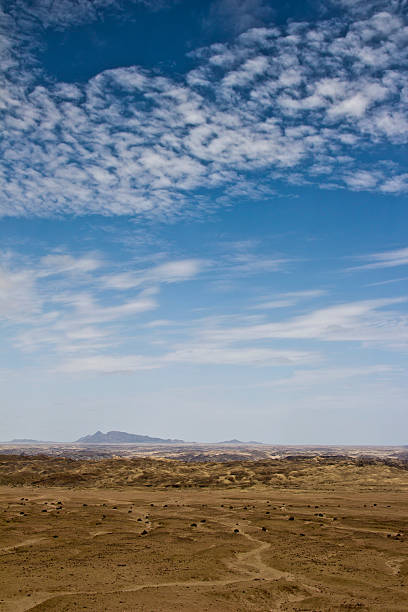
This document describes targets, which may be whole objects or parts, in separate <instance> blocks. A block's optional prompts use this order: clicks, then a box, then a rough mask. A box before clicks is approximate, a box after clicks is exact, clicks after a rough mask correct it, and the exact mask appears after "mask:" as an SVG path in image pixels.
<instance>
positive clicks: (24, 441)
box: [10, 438, 42, 444]
mask: <svg viewBox="0 0 408 612" xmlns="http://www.w3.org/2000/svg"><path fill="white" fill-rule="evenodd" d="M41 443H42V440H31V438H14V439H13V440H10V444H41Z"/></svg>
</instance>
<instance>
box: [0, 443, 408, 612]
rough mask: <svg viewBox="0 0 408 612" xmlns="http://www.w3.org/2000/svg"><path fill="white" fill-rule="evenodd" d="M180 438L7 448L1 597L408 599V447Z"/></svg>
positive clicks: (111, 604)
mask: <svg viewBox="0 0 408 612" xmlns="http://www.w3.org/2000/svg"><path fill="white" fill-rule="evenodd" d="M6 450H8V451H10V449H6ZM237 452H238V454H239V453H241V452H242V453H243V455H242V456H241V457H240V456H238V457H237ZM81 453H82V455H81ZM92 453H94V454H95V457H94V458H89V457H90V455H92ZM166 453H167V451H166V450H165V449H162V450H161V451H160V449H159V451H158V453H156V454H155V455H154V456H144V457H143V456H141V455H142V454H143V453H142V452H140V449H139V451H138V452H135V453H134V454H133V455H132V453H131V452H130V450H129V449H127V450H126V453H125V456H120V455H118V454H114V453H111V456H106V455H107V453H105V452H104V453H103V454H102V456H99V455H98V452H97V451H96V450H92V449H91V450H89V449H88V450H86V451H85V450H84V451H83V452H82V451H78V452H77V454H76V455H75V456H74V457H73V456H61V455H60V454H59V453H55V452H53V451H50V452H49V453H48V454H47V453H45V452H43V453H38V454H32V453H31V454H29V453H27V451H21V452H19V453H16V452H15V453H10V452H4V453H3V454H0V610H1V611H4V612H23V611H27V610H38V611H40V610H43V611H46V610H47V611H54V612H62V611H76V610H88V611H95V612H103V611H117V610H118V611H145V612H158V611H170V610H172V611H174V610H186V611H187V610H188V611H194V612H195V611H197V612H198V611H200V612H201V611H205V610H214V611H224V610H225V611H239V612H241V611H242V612H244V611H248V610H249V611H250V610H253V611H262V612H263V611H265V612H266V611H275V610H276V611H278V610H282V611H301V610H307V611H320V610H322V611H326V610H370V611H371V610H373V611H375V610H383V611H384V610H385V611H387V612H388V611H397V610H398V611H403V610H408V512H407V510H408V504H407V501H408V465H407V463H406V460H405V459H404V458H400V459H398V458H393V459H389V458H388V459H387V457H386V456H377V457H372V458H364V457H361V456H355V454H354V455H353V456H345V455H340V454H339V455H333V456H328V455H322V454H321V453H314V454H313V453H312V452H308V453H304V454H301V453H300V452H297V453H295V454H292V455H289V454H288V453H286V455H285V456H280V457H276V458H270V457H265V449H262V451H260V453H261V454H260V458H256V449H255V450H254V449H249V450H248V449H240V450H239V451H237V449H233V450H228V449H223V450H222V453H221V454H219V455H217V454H216V455H215V456H214V453H213V452H212V451H208V450H207V451H206V450H205V449H203V450H202V451H200V460H197V457H195V459H196V460H194V461H189V460H188V456H186V453H187V451H186V449H183V450H181V451H180V457H179V458H177V453H174V451H170V450H169V451H168V453H167V454H169V453H170V454H171V453H172V456H171V458H169V457H167V456H166ZM68 454H69V453H68ZM160 454H161V455H162V456H161V457H160V456H158V455H160ZM187 454H188V453H187ZM380 454H381V453H380ZM84 457H85V458H84ZM232 457H234V458H233V459H232ZM248 457H249V458H248Z"/></svg>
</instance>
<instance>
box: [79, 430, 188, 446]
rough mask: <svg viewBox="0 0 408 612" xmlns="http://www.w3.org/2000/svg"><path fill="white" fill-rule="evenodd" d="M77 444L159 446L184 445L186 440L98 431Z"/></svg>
mask: <svg viewBox="0 0 408 612" xmlns="http://www.w3.org/2000/svg"><path fill="white" fill-rule="evenodd" d="M76 442H79V443H81V444H140V443H150V444H157V443H160V442H165V443H166V444H173V443H182V442H184V440H171V439H170V438H167V439H164V438H152V437H151V436H142V435H139V434H130V433H127V432H126V431H108V433H102V431H97V432H96V433H94V434H92V435H89V436H84V437H83V438H79V440H76Z"/></svg>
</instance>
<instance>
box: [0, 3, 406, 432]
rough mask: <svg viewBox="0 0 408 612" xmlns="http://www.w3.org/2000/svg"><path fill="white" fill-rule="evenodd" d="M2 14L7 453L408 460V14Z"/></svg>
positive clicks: (72, 9) (312, 9) (359, 7)
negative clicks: (72, 447) (359, 451)
mask: <svg viewBox="0 0 408 612" xmlns="http://www.w3.org/2000/svg"><path fill="white" fill-rule="evenodd" d="M281 4H282V3H278V2H268V1H266V0H211V1H201V2H191V1H189V2H187V1H183V0H178V1H177V0H175V1H170V0H169V1H167V2H166V1H165V0H163V1H160V0H157V1H156V0H145V1H141V0H140V1H137V0H133V1H130V0H129V1H125V0H93V1H92V2H91V1H90V0H75V1H74V0H59V1H58V2H53V1H51V0H33V1H31V2H26V1H24V0H13V1H11V0H10V1H7V0H3V2H2V3H1V4H0V7H1V11H0V70H1V79H2V86H1V89H0V114H1V122H2V126H1V133H2V140H1V142H0V147H1V154H0V184H1V189H0V215H1V216H0V338H1V345H0V346H1V349H0V382H1V389H2V394H1V410H2V413H3V417H2V433H1V438H2V439H9V438H12V437H36V438H40V439H55V440H72V439H75V438H77V437H79V436H80V435H83V434H85V433H88V432H92V431H94V430H96V429H102V430H108V429H122V430H127V431H133V432H138V433H146V434H152V435H153V434H154V435H161V436H163V437H166V438H167V437H182V438H184V439H186V440H197V441H205V440H207V441H216V440H220V439H225V438H231V437H238V438H240V439H244V440H247V439H257V440H260V441H264V442H272V443H282V444H288V443H294V444H296V443H304V444H306V443H310V444H312V443H319V444H320V443H350V444H357V443H362V444H391V443H395V444H400V443H405V442H406V441H407V440H406V437H405V432H406V430H407V425H408V417H407V410H406V408H407V401H406V397H407V392H408V384H407V348H408V344H407V341H408V308H407V280H408V239H407V221H408V212H407V194H408V171H407V155H406V153H407V146H406V145H407V140H408V86H407V83H408V80H407V63H408V23H407V22H408V18H407V17H408V5H407V3H406V2H405V0H400V1H393V0H391V2H390V1H389V2H382V1H381V0H378V1H377V0H373V1H365V2H360V1H359V0H353V1H351V0H340V1H339V0H337V1H336V2H333V3H331V2H329V1H327V2H324V3H323V2H317V1H316V2H314V1H313V2H312V1H311V2H308V3H306V2H287V3H285V4H284V6H283V7H282V6H281Z"/></svg>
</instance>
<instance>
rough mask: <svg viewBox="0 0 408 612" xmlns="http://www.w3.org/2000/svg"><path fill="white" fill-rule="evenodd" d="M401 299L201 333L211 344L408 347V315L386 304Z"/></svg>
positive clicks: (356, 304)
mask: <svg viewBox="0 0 408 612" xmlns="http://www.w3.org/2000/svg"><path fill="white" fill-rule="evenodd" d="M405 301H406V299H404V298H390V299H378V300H364V301H359V302H350V303H345V304H339V305H335V306H329V307H326V308H319V309H318V310H315V311H312V312H310V313H308V314H304V315H298V316H295V317H293V318H292V319H289V320H286V321H281V322H278V323H261V324H258V325H246V326H245V325H243V326H241V327H230V328H223V329H219V328H217V327H215V328H213V329H211V330H208V329H207V330H205V332H203V334H202V335H203V338H204V339H205V340H206V341H208V339H211V341H212V342H214V343H224V344H231V343H235V342H251V341H252V342H253V341H260V340H274V339H275V340H276V339H297V340H320V341H323V342H367V343H369V342H372V343H377V344H382V345H383V346H390V345H392V344H394V343H399V345H401V346H405V347H407V346H408V317H407V315H406V314H403V313H400V312H398V311H392V310H391V311H383V310H382V309H383V308H384V307H385V306H392V305H396V304H400V303H403V302H405Z"/></svg>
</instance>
